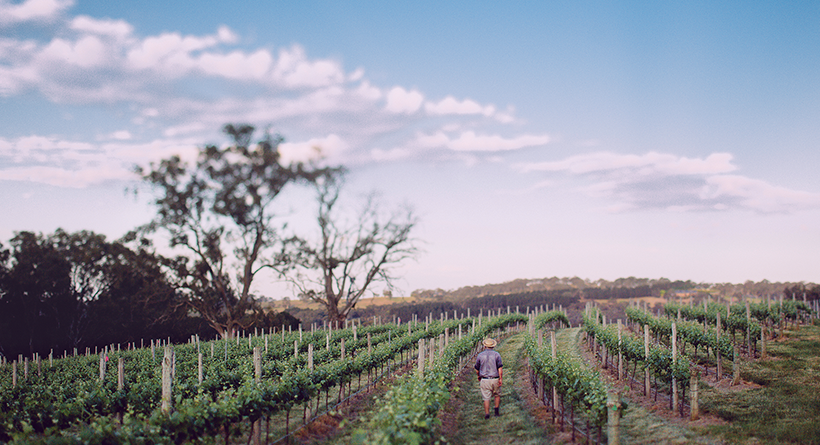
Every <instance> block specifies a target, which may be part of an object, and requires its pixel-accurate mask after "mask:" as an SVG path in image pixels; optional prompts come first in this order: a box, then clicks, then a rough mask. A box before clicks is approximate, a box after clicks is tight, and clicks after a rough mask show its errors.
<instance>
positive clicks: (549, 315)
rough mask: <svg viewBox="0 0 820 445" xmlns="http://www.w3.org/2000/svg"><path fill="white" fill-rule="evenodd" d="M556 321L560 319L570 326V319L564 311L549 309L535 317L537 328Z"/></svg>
mask: <svg viewBox="0 0 820 445" xmlns="http://www.w3.org/2000/svg"><path fill="white" fill-rule="evenodd" d="M555 321H560V322H561V323H563V324H564V326H569V319H568V318H567V314H565V313H564V312H563V311H558V310H556V311H549V312H544V313H541V314H539V315H538V316H537V317H535V323H534V324H535V329H541V328H542V327H544V325H545V324H547V323H552V322H555Z"/></svg>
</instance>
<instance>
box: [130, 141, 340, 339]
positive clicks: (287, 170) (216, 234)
mask: <svg viewBox="0 0 820 445" xmlns="http://www.w3.org/2000/svg"><path fill="white" fill-rule="evenodd" d="M224 131H225V133H227V134H228V135H229V136H230V137H231V138H232V139H233V144H232V145H230V146H228V147H225V148H221V147H218V146H216V145H208V146H206V147H204V148H201V149H200V150H199V154H198V159H197V162H196V164H195V165H194V166H189V165H187V164H186V163H185V162H184V161H182V159H181V158H180V157H179V156H172V157H170V158H167V159H163V160H162V161H160V162H159V164H152V165H151V167H150V170H149V171H145V170H144V169H143V168H142V167H137V168H136V171H137V173H139V174H140V175H141V176H142V178H143V180H144V181H145V182H146V183H148V184H149V185H151V186H152V187H154V188H155V189H157V190H158V191H159V196H158V198H157V199H156V200H155V205H156V208H157V216H156V218H155V219H154V220H153V221H152V222H151V223H149V224H147V225H145V226H143V227H141V228H140V230H139V232H140V233H143V234H147V233H153V232H156V231H159V230H162V231H164V232H165V233H166V234H167V236H168V238H169V240H170V245H171V247H173V248H178V249H179V250H182V253H180V254H179V255H178V256H176V257H175V258H173V259H169V260H168V261H166V266H167V268H168V269H169V270H170V271H171V272H172V275H173V276H174V277H175V279H176V280H175V283H174V284H175V286H177V288H178V289H180V290H181V292H183V294H184V296H185V298H186V303H187V304H188V305H189V306H190V308H192V309H193V310H195V311H197V312H198V313H199V314H200V315H201V316H202V317H203V318H204V319H205V320H207V321H208V323H209V324H210V325H211V326H212V327H213V328H214V329H215V330H216V331H217V332H218V333H219V334H221V335H223V336H231V335H232V332H233V331H235V330H237V329H239V328H246V327H247V326H248V325H249V322H248V320H247V319H246V317H245V315H246V313H248V312H249V311H254V310H256V311H258V306H257V305H256V302H255V299H254V297H253V295H251V293H250V289H251V284H252V282H253V279H254V276H255V275H256V274H257V273H258V272H259V271H260V270H261V269H262V268H263V267H265V263H263V262H262V261H261V260H262V257H263V256H264V255H265V252H266V251H267V250H268V249H271V248H273V247H274V245H276V243H277V241H278V240H279V238H278V233H277V231H276V230H274V227H273V226H272V219H273V216H274V215H273V203H274V201H275V199H276V198H277V196H278V195H279V193H280V192H282V190H283V189H284V188H285V187H286V186H287V185H289V184H292V183H296V182H312V181H315V180H316V179H317V178H318V177H320V176H326V175H332V174H334V172H335V170H334V169H327V168H310V169H306V168H305V167H304V166H303V165H302V164H296V165H287V166H285V165H282V164H281V163H280V155H279V150H278V147H279V144H280V143H281V142H282V141H283V139H282V137H281V136H276V137H273V136H270V135H269V134H266V135H265V136H264V137H263V138H262V140H260V141H259V142H258V143H257V144H256V145H254V146H252V145H251V142H250V141H251V138H252V136H253V132H254V128H253V127H251V126H249V125H240V126H234V125H226V126H225V127H224ZM136 236H137V235H136V234H132V237H133V238H135V237H136Z"/></svg>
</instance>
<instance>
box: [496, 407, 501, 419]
mask: <svg viewBox="0 0 820 445" xmlns="http://www.w3.org/2000/svg"><path fill="white" fill-rule="evenodd" d="M500 415H501V414H499V413H498V408H496V409H495V416H496V417H498V416H500Z"/></svg>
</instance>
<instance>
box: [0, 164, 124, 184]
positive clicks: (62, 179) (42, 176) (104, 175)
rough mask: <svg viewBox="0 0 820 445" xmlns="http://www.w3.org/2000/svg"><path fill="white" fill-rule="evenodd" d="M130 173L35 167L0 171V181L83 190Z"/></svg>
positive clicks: (106, 169) (112, 170) (115, 169)
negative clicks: (33, 183)
mask: <svg viewBox="0 0 820 445" xmlns="http://www.w3.org/2000/svg"><path fill="white" fill-rule="evenodd" d="M129 174H130V173H129V172H128V170H127V169H125V168H94V169H83V170H69V169H63V168H58V167H49V166H34V167H23V168H18V169H14V170H0V180H7V181H29V182H39V183H42V184H48V185H55V186H58V187H72V188H82V187H86V186H88V185H91V184H100V183H103V182H107V181H112V180H121V179H123V178H124V177H126V176H128V175H129Z"/></svg>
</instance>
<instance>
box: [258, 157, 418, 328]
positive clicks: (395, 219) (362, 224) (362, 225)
mask: <svg viewBox="0 0 820 445" xmlns="http://www.w3.org/2000/svg"><path fill="white" fill-rule="evenodd" d="M343 183H344V174H343V173H339V174H337V175H335V176H325V177H322V178H320V180H318V181H316V183H315V184H316V201H317V204H318V206H317V213H316V222H317V226H316V227H315V228H314V229H318V230H316V233H314V234H313V235H312V236H310V235H306V234H305V233H303V234H301V235H297V236H294V237H292V238H290V239H289V243H288V244H287V246H288V247H286V248H285V249H284V250H283V251H282V253H281V254H280V256H279V257H278V258H277V260H276V261H274V263H273V264H274V268H275V269H276V270H278V271H279V272H280V274H281V276H282V277H283V278H284V279H285V280H287V281H288V282H290V283H291V284H292V285H293V287H294V288H295V289H296V291H297V294H298V296H299V297H300V298H302V299H303V300H308V301H313V302H316V303H319V304H320V305H321V306H322V307H323V308H324V309H325V310H326V311H327V318H328V321H330V322H336V321H343V320H345V319H346V318H347V317H348V315H349V314H350V311H351V310H353V309H354V308H355V306H356V303H358V302H359V300H360V299H361V297H362V296H363V295H364V294H365V291H367V290H368V289H369V288H370V287H371V286H372V285H373V284H374V283H376V282H383V283H385V284H386V285H387V286H388V289H390V288H391V287H392V280H393V279H394V278H395V277H394V276H393V272H394V269H395V267H396V266H398V265H399V264H400V263H402V262H404V261H405V260H407V259H410V258H413V257H415V256H416V255H417V253H418V252H419V250H418V247H417V244H418V240H416V239H415V238H414V237H413V236H412V232H413V229H414V227H415V226H416V224H417V218H416V216H415V215H414V214H413V211H412V210H411V209H410V208H409V207H407V206H404V207H399V208H396V209H393V210H392V211H389V212H385V211H384V210H383V209H382V208H381V207H380V203H379V201H378V200H377V199H376V198H375V196H374V195H372V194H371V195H370V197H369V198H368V199H367V201H366V203H365V205H364V206H363V207H362V209H361V210H360V211H359V212H358V213H355V212H353V213H354V214H356V216H355V217H352V218H350V219H348V218H346V216H347V215H350V213H349V212H347V211H348V210H349V209H344V208H340V206H339V197H340V193H341V191H342V188H343Z"/></svg>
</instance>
